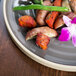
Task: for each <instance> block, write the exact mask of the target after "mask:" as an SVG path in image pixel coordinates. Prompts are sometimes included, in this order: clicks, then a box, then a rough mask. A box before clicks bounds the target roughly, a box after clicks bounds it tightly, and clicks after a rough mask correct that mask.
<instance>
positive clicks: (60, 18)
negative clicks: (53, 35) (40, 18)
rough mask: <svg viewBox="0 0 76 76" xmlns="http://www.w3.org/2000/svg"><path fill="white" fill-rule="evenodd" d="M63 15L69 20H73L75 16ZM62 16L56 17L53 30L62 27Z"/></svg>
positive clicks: (69, 13) (72, 14)
mask: <svg viewBox="0 0 76 76" xmlns="http://www.w3.org/2000/svg"><path fill="white" fill-rule="evenodd" d="M63 15H66V16H68V17H69V18H71V19H73V18H74V17H76V14H75V13H73V12H68V13H64V14H63ZM63 15H61V16H59V17H57V19H56V21H55V24H54V28H55V29H58V28H60V27H62V26H64V24H65V23H64V21H63Z"/></svg>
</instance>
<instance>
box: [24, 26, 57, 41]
mask: <svg viewBox="0 0 76 76" xmlns="http://www.w3.org/2000/svg"><path fill="white" fill-rule="evenodd" d="M38 33H43V34H45V35H46V36H48V37H56V36H57V35H58V33H57V31H56V30H54V29H51V28H49V27H48V26H46V27H37V28H34V29H32V30H30V31H28V32H27V34H26V37H25V39H26V40H29V39H32V38H33V37H34V36H36V35H37V34H38Z"/></svg>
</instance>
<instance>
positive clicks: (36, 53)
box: [4, 0, 76, 71]
mask: <svg viewBox="0 0 76 76" xmlns="http://www.w3.org/2000/svg"><path fill="white" fill-rule="evenodd" d="M18 1H19V0H4V18H5V22H6V24H7V29H8V31H9V33H10V35H11V37H12V38H13V40H14V42H15V43H16V44H17V46H18V47H19V48H20V49H21V50H22V51H23V52H24V53H25V54H26V55H28V56H29V57H31V58H32V59H33V60H35V61H37V62H39V63H41V64H43V65H45V66H48V67H52V68H55V69H59V70H65V71H76V48H74V47H73V45H72V42H71V40H70V41H69V42H59V41H58V40H57V39H56V38H53V39H51V41H50V44H49V45H48V49H47V50H46V51H43V50H41V49H40V48H39V47H38V46H36V44H35V40H34V39H33V40H30V41H27V42H26V41H25V35H26V32H27V29H26V28H21V27H19V25H18V18H19V17H20V16H22V15H25V14H28V15H31V16H33V17H35V14H34V10H30V11H29V10H27V11H15V12H14V11H13V10H12V8H13V7H14V6H18V5H19V4H18Z"/></svg>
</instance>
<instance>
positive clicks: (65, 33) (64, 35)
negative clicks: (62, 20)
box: [59, 27, 71, 41]
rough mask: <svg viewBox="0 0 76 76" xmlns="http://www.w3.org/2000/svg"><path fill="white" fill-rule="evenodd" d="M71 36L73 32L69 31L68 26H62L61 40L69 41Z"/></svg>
mask: <svg viewBox="0 0 76 76" xmlns="http://www.w3.org/2000/svg"><path fill="white" fill-rule="evenodd" d="M70 38H71V33H70V32H69V30H68V28H67V27H65V28H62V30H61V35H60V36H59V40H60V41H69V40H70Z"/></svg>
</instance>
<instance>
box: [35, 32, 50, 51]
mask: <svg viewBox="0 0 76 76" xmlns="http://www.w3.org/2000/svg"><path fill="white" fill-rule="evenodd" d="M49 42H50V38H49V37H48V36H46V35H45V34H43V33H38V34H37V37H36V45H37V46H39V47H41V48H42V49H43V50H46V49H47V46H48V44H49Z"/></svg>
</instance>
